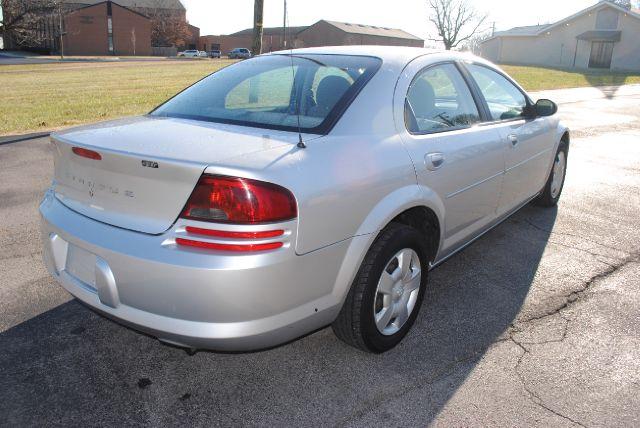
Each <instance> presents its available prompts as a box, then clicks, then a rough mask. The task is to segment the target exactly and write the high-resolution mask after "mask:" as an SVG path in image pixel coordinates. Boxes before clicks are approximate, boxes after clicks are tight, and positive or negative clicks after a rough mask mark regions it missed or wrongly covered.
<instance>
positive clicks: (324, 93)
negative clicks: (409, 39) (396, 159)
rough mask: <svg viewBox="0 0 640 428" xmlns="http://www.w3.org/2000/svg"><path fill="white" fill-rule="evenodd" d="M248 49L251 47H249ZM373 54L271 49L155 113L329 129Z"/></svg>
mask: <svg viewBox="0 0 640 428" xmlns="http://www.w3.org/2000/svg"><path fill="white" fill-rule="evenodd" d="M245 51H246V50H245ZM380 64H381V61H380V59H378V58H373V57H361V56H348V55H317V54H313V55H265V56H258V57H255V58H252V59H250V60H247V61H242V62H239V63H237V64H234V65H231V66H229V67H226V68H224V69H222V70H220V71H218V72H216V73H214V74H212V75H210V76H208V77H206V78H205V79H203V80H201V81H200V82H198V83H196V84H195V85H193V86H191V87H189V88H187V89H186V90H184V91H183V92H181V93H180V94H178V95H177V96H175V97H174V98H172V99H170V100H169V101H167V102H166V103H164V104H163V105H161V106H160V107H158V108H157V109H156V110H154V111H153V112H152V113H151V115H154V116H167V117H179V118H187V119H195V120H203V121H210V122H220V123H231V124H238V125H246V126H255V127H261V128H271V129H280V130H290V131H296V130H297V129H298V113H299V114H300V116H299V123H300V128H301V130H302V131H304V132H310V133H318V134H324V133H326V132H328V130H329V129H330V127H331V126H332V125H333V123H335V121H336V120H337V119H338V118H339V117H340V115H341V114H342V112H343V111H344V109H346V107H347V106H348V104H349V103H350V102H351V100H352V99H353V96H355V95H356V94H357V93H358V91H359V90H360V89H361V88H362V87H363V86H364V85H365V84H366V83H367V82H368V81H369V79H370V78H371V77H372V76H373V75H374V74H375V73H376V71H377V70H378V68H379V67H380Z"/></svg>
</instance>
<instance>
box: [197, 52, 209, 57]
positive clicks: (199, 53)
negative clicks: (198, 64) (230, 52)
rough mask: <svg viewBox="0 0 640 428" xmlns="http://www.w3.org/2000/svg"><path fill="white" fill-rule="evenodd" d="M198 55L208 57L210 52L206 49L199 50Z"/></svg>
mask: <svg viewBox="0 0 640 428" xmlns="http://www.w3.org/2000/svg"><path fill="white" fill-rule="evenodd" d="M198 56H199V57H200V58H208V57H209V54H208V53H207V52H205V51H198Z"/></svg>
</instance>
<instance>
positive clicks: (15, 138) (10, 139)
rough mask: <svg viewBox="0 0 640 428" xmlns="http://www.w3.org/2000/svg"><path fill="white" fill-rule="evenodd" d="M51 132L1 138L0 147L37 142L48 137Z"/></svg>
mask: <svg viewBox="0 0 640 428" xmlns="http://www.w3.org/2000/svg"><path fill="white" fill-rule="evenodd" d="M49 134H50V133H49V132H34V133H33V134H22V135H7V136H6V137H0V146H2V145H4V144H12V143H18V142H20V141H26V140H35V139H36V138H42V137H48V136H49Z"/></svg>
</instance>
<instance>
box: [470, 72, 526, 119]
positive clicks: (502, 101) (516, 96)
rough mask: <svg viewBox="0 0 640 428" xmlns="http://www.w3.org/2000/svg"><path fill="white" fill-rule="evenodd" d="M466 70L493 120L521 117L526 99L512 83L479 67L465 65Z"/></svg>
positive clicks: (495, 73)
mask: <svg viewBox="0 0 640 428" xmlns="http://www.w3.org/2000/svg"><path fill="white" fill-rule="evenodd" d="M467 68H468V69H469V72H470V73H471V76H472V77H473V79H474V80H475V81H476V83H477V84H478V86H479V87H480V92H482V95H483V96H484V98H485V100H486V101H487V105H488V106H489V111H490V112H491V118H492V119H493V120H496V121H497V120H511V119H516V118H520V117H522V115H523V111H524V109H525V108H526V106H527V99H526V97H525V96H524V94H523V93H522V92H521V91H520V90H519V89H518V88H517V87H516V86H515V85H514V84H513V83H511V82H510V81H509V80H508V79H507V78H506V77H504V76H503V75H501V74H500V73H497V72H495V71H493V70H491V69H489V68H487V67H483V66H481V65H475V64H467Z"/></svg>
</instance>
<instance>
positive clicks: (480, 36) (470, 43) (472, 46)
mask: <svg viewBox="0 0 640 428" xmlns="http://www.w3.org/2000/svg"><path fill="white" fill-rule="evenodd" d="M489 37H491V32H488V31H484V32H478V33H476V34H474V35H473V36H471V37H470V38H469V39H468V40H467V41H466V42H464V43H462V44H461V45H460V46H461V47H462V50H465V51H469V52H471V53H473V54H474V55H480V54H481V53H482V42H484V41H485V40H487V39H488V38H489Z"/></svg>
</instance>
